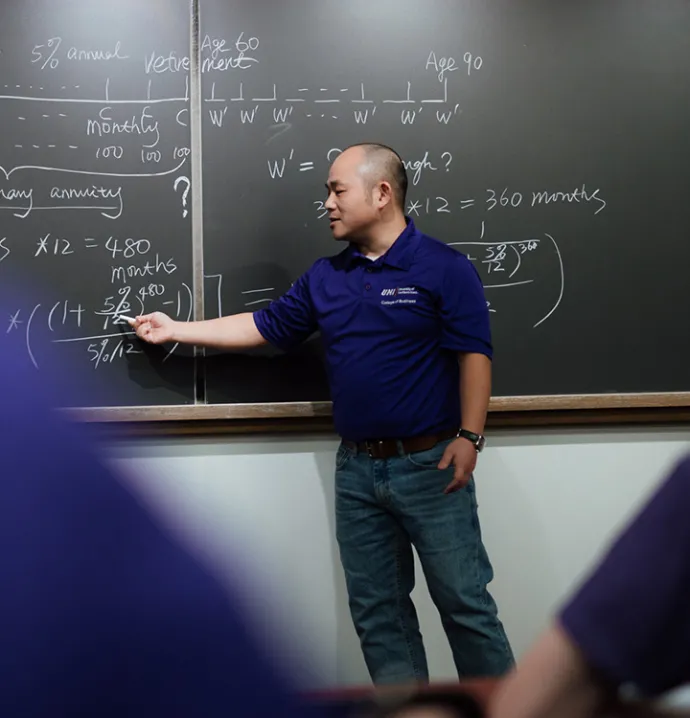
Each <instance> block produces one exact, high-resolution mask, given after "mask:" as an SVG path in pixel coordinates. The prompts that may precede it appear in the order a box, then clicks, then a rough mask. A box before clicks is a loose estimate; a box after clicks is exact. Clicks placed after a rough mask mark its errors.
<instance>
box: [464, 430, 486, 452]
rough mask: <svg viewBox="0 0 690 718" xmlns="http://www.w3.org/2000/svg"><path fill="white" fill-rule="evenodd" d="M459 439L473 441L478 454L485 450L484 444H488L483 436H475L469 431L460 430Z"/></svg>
mask: <svg viewBox="0 0 690 718" xmlns="http://www.w3.org/2000/svg"><path fill="white" fill-rule="evenodd" d="M458 438H463V439H467V440H468V441H471V442H472V444H474V448H475V449H476V450H477V453H479V452H480V451H481V450H482V449H483V448H484V444H486V439H485V438H484V437H483V436H482V435H481V434H475V433H474V432H472V431H467V429H460V430H459V431H458Z"/></svg>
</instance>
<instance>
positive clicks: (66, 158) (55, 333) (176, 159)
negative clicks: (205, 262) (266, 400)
mask: <svg viewBox="0 0 690 718" xmlns="http://www.w3.org/2000/svg"><path fill="white" fill-rule="evenodd" d="M189 36H190V17H189V3H186V2H184V1H183V0H175V1H173V0H166V1H165V2H157V3H145V2H140V1H139V0H118V2H112V3H111V2H98V3H94V2H93V1H92V0H70V1H66V0H62V1H60V2H37V1H36V0H11V1H10V0H4V2H3V3H2V5H1V6H0V50H1V51H2V53H1V54H0V126H2V128H3V132H2V134H3V140H2V143H1V144H0V284H6V283H7V282H8V281H10V280H12V281H13V282H17V278H18V277H22V278H23V291H22V293H21V297H19V296H18V297H17V303H16V304H15V305H12V304H11V303H9V304H8V305H7V306H3V310H5V314H7V316H2V317H1V321H2V323H1V324H0V332H2V333H3V334H6V337H5V338H6V339H7V340H8V341H14V342H17V343H19V344H21V345H25V347H26V353H27V361H30V362H31V363H32V364H33V365H34V366H35V367H36V369H37V370H39V371H40V370H41V369H42V368H43V367H45V366H47V365H51V364H54V363H61V364H64V365H65V366H69V367H70V370H71V371H72V372H74V373H75V374H76V375H77V376H78V377H79V384H80V390H81V391H80V399H81V400H82V401H86V402H88V405H90V406H133V405H134V406H136V405H140V404H154V405H179V404H189V403H192V402H193V401H194V398H195V371H194V362H193V360H192V359H191V358H190V353H189V351H187V356H185V352H184V351H182V350H180V348H177V349H176V350H175V352H174V353H173V354H171V351H170V350H171V349H172V347H167V348H165V349H158V348H147V347H144V346H141V344H140V343H139V341H138V340H136V338H135V337H134V338H133V337H132V333H131V331H128V330H129V327H128V326H127V325H126V324H124V323H118V322H116V321H115V319H116V317H117V316H119V314H133V313H139V312H141V311H142V310H153V309H154V308H156V307H159V306H160V307H161V308H164V309H166V310H167V311H169V312H170V313H171V314H172V315H173V316H176V317H179V318H182V319H187V318H188V317H190V316H191V315H192V289H191V287H192V243H191V231H190V227H191V218H190V216H189V205H188V203H187V194H188V192H189V180H188V178H187V176H188V175H189V172H188V170H187V165H188V163H189V154H190V142H189V120H188V115H189V99H188V97H189V93H188V87H187V85H188V81H187V77H186V74H185V73H182V74H178V75H172V74H168V73H163V72H159V66H160V64H162V61H160V60H159V59H158V58H159V56H165V57H170V56H173V57H180V58H184V57H186V56H187V55H188V52H189V51H188V48H189ZM180 178H181V179H180ZM186 203H187V204H186ZM185 215H186V216H185Z"/></svg>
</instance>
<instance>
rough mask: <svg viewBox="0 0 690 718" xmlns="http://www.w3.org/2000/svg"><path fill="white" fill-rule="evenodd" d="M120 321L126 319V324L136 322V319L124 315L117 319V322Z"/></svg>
mask: <svg viewBox="0 0 690 718" xmlns="http://www.w3.org/2000/svg"><path fill="white" fill-rule="evenodd" d="M120 319H124V320H125V321H126V322H134V321H136V319H134V318H133V317H126V316H125V315H124V314H120V315H119V316H118V317H116V318H115V321H118V320H120Z"/></svg>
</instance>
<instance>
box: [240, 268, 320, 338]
mask: <svg viewBox="0 0 690 718" xmlns="http://www.w3.org/2000/svg"><path fill="white" fill-rule="evenodd" d="M317 268H318V265H314V266H313V267H311V269H309V271H308V272H306V273H305V274H303V275H302V276H301V277H300V278H299V279H298V280H297V281H296V282H295V283H294V284H293V285H292V287H290V289H289V290H288V291H287V292H286V293H285V294H283V295H282V296H281V297H279V298H278V299H276V300H274V301H273V302H271V303H270V304H269V305H268V306H266V307H264V308H263V309H260V310H259V311H257V312H254V323H255V324H256V328H257V329H258V330H259V333H260V334H261V335H262V336H263V338H264V339H265V340H266V341H267V342H268V343H269V344H272V345H273V346H276V347H278V348H279V349H282V350H284V351H287V350H289V349H292V348H293V347H295V346H297V345H298V344H300V343H301V342H303V341H305V340H306V339H308V338H309V337H310V336H311V335H312V334H313V333H314V332H315V331H316V330H317V329H318V325H317V321H316V311H315V309H314V302H313V300H312V293H311V288H310V287H311V283H312V282H313V281H314V274H315V272H316V271H317Z"/></svg>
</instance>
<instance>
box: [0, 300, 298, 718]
mask: <svg viewBox="0 0 690 718" xmlns="http://www.w3.org/2000/svg"><path fill="white" fill-rule="evenodd" d="M3 306H4V305H3V303H2V302H0V311H1V310H2V308H3ZM12 344H13V343H12V342H10V341H8V340H7V338H6V335H0V396H2V403H1V404H0V412H2V420H1V422H0V423H1V426H2V431H0V477H1V480H0V544H1V545H2V552H1V553H0V586H2V591H1V592H0V636H1V642H0V715H1V716H3V718H15V716H16V717H19V716H21V718H42V717H43V716H45V717H46V718H48V717H50V718H76V717H77V716H94V717H95V716H97V717H98V718H110V717H111V716H112V717H113V718H114V717H115V716H117V717H118V718H122V717H123V716H127V718H139V717H141V718H144V717H146V718H158V717H160V718H163V717H164V716H165V718H172V717H173V716H174V717H175V718H185V717H187V716H189V717H190V718H192V717H193V718H212V717H213V718H215V717H216V716H218V717H220V716H223V718H227V716H231V715H235V716H262V717H263V716H297V715H300V716H304V715H305V714H306V713H307V711H306V709H305V708H304V707H302V706H299V705H297V702H296V698H295V697H294V695H293V694H292V692H291V690H290V688H289V686H288V685H287V683H286V681H284V680H283V676H282V675H279V671H278V670H277V667H276V666H274V665H273V664H272V662H271V661H270V660H269V657H268V656H267V655H264V653H263V652H262V651H261V650H260V647H259V646H258V644H257V642H256V641H255V640H254V638H253V637H252V635H251V634H250V631H249V629H248V628H247V627H246V626H245V621H244V619H243V616H242V615H241V614H240V613H239V612H238V611H237V610H236V609H235V608H234V606H233V603H232V598H231V597H229V596H228V595H227V593H226V592H225V591H224V590H223V589H221V587H220V585H219V584H218V583H217V582H216V581H215V580H214V579H213V578H211V576H210V575H209V574H208V573H207V572H206V571H205V570H204V569H203V568H202V567H201V566H200V565H199V564H197V563H196V562H195V561H194V560H193V559H192V558H191V557H190V556H189V555H188V554H187V553H186V552H185V551H183V550H182V549H181V548H180V547H179V546H178V545H176V544H175V543H174V542H173V541H171V540H169V539H168V538H167V537H166V536H165V535H164V533H163V532H162V531H161V530H159V528H158V527H157V526H156V524H155V523H154V521H152V519H151V518H150V517H149V515H148V514H147V512H146V511H145V510H144V509H143V508H142V507H141V506H140V505H139V503H138V502H137V501H136V500H135V499H134V498H133V496H132V495H131V494H130V493H129V492H128V491H127V489H126V488H124V486H123V485H122V484H121V483H120V481H119V480H118V477H117V476H116V475H115V474H114V473H113V472H112V471H110V470H109V469H107V468H106V466H105V464H104V463H102V462H101V461H100V460H99V459H98V456H97V453H96V451H95V449H94V448H93V447H92V445H91V442H90V441H88V440H87V439H86V438H85V432H86V431H87V429H86V427H79V426H76V425H73V424H71V423H69V422H68V421H66V420H64V419H63V418H62V417H61V416H59V415H58V413H57V412H53V411H52V410H51V407H52V406H56V404H55V401H57V394H58V392H60V394H62V395H63V396H64V395H66V394H67V388H66V384H65V382H64V381H63V379H64V378H63V377H60V378H58V370H54V371H53V377H52V378H53V380H52V381H46V380H45V370H44V371H42V372H37V371H35V370H34V368H33V367H32V366H31V365H30V363H29V362H28V361H26V360H25V359H26V357H25V356H19V355H18V353H17V352H16V351H15V349H14V348H13V346H12ZM14 346H15V347H16V346H17V345H16V343H14Z"/></svg>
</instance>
